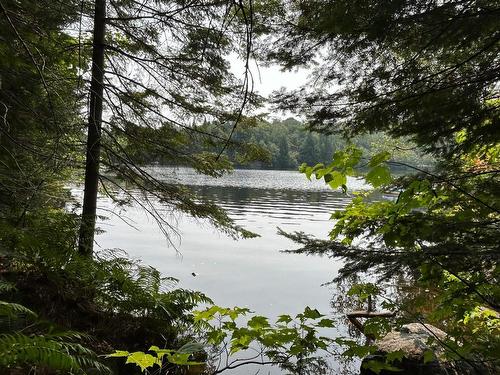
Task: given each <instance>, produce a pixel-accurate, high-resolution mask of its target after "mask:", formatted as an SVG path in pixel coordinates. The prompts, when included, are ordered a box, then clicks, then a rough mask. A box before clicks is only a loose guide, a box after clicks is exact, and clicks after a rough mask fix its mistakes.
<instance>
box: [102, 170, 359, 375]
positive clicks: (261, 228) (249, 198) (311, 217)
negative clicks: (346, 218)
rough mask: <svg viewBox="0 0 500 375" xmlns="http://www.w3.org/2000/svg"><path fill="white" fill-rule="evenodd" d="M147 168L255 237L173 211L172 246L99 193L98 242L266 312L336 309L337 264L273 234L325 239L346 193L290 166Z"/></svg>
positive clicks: (218, 299)
mask: <svg viewBox="0 0 500 375" xmlns="http://www.w3.org/2000/svg"><path fill="white" fill-rule="evenodd" d="M150 172H151V173H152V174H153V175H155V176H156V177H158V178H160V179H162V180H166V181H171V182H178V183H183V184H186V185H189V187H190V188H191V189H192V190H194V191H195V192H196V193H197V194H199V196H201V197H203V198H206V199H209V200H211V201H214V202H216V203H217V204H219V205H220V206H222V207H223V208H225V209H226V210H227V212H228V213H229V215H230V216H231V217H232V218H233V219H234V220H235V222H236V223H237V224H239V225H241V226H243V227H244V228H246V229H248V230H250V231H252V232H255V233H257V234H259V235H260V237H258V238H252V239H242V240H237V241H236V240H233V239H232V238H230V237H228V236H226V235H224V234H221V233H218V232H217V231H216V230H214V229H213V228H211V227H210V226H209V225H208V224H207V223H206V222H204V221H200V220H195V219H193V218H190V217H187V216H186V215H183V214H175V215H172V216H171V222H172V224H173V225H174V226H175V227H176V228H177V230H178V233H179V236H178V237H177V236H174V237H172V241H173V243H174V245H175V248H174V247H173V246H171V245H169V242H168V241H166V239H165V237H164V235H163V234H162V232H161V231H160V230H159V228H158V227H157V225H156V223H155V222H154V220H152V219H151V218H150V217H148V216H147V215H146V213H145V212H144V211H143V210H142V209H141V208H140V207H136V206H132V207H127V208H119V207H116V206H115V205H114V204H113V203H112V202H111V201H110V200H109V199H104V198H102V199H100V201H99V206H100V208H101V212H99V214H102V215H105V216H108V217H109V218H108V220H104V221H100V222H99V224H98V225H99V227H100V228H101V229H104V230H105V233H103V234H100V235H99V236H97V237H96V241H97V243H98V245H99V246H100V247H102V248H120V249H123V250H125V251H126V252H127V253H128V254H129V255H130V256H131V257H133V258H138V259H141V260H142V261H143V262H144V263H145V264H149V265H151V266H153V267H155V268H157V269H158V270H160V271H161V272H162V273H163V274H164V275H167V276H173V277H175V278H178V279H179V280H180V282H179V286H180V287H182V288H187V289H193V290H199V291H202V292H204V293H205V294H207V295H208V296H209V297H211V298H212V299H213V300H214V302H215V303H216V304H218V305H220V306H228V307H229V306H241V307H243V306H245V307H249V308H250V309H251V310H252V311H255V312H256V313H257V314H259V315H265V316H268V317H270V318H274V317H276V316H277V315H280V314H296V313H298V312H301V311H303V309H304V307H305V306H310V307H311V308H317V309H318V310H319V311H320V312H322V313H323V314H326V315H335V313H336V312H335V311H332V308H331V303H330V301H331V299H332V295H333V293H334V292H335V291H334V287H333V286H324V284H325V283H328V282H329V281H331V280H332V279H333V278H334V277H335V276H336V274H337V271H338V269H339V267H340V263H339V262H338V261H335V260H332V259H330V258H328V257H319V256H305V255H298V254H286V253H282V252H281V250H286V249H294V248H297V245H296V244H294V243H293V242H292V241H290V240H288V239H287V238H284V237H282V236H280V235H278V234H277V228H278V227H280V228H281V229H283V230H285V231H303V232H306V233H310V234H313V235H315V236H317V237H318V238H327V235H328V232H329V231H330V230H331V228H332V226H333V223H332V222H331V221H330V220H329V218H330V215H331V214H332V212H334V211H335V210H338V209H342V208H344V207H345V206H346V205H347V204H348V203H349V202H350V198H349V197H347V196H346V195H344V194H342V193H341V192H336V191H332V190H331V189H330V188H329V187H328V186H326V185H325V184H324V183H323V182H322V181H315V180H314V181H308V180H307V179H306V178H305V176H304V175H302V174H300V173H298V172H295V171H269V170H236V171H234V173H232V174H230V175H227V176H224V177H222V178H218V179H215V178H211V177H207V176H204V175H199V174H197V173H196V172H195V171H194V170H192V169H188V168H177V169H174V168H167V167H152V168H151V170H150ZM348 186H349V188H350V189H352V190H359V189H363V188H366V186H365V185H363V183H362V181H359V180H356V179H349V180H348ZM110 210H111V211H113V212H114V213H115V214H110ZM165 214H167V211H165ZM169 215H170V214H169ZM125 221H127V222H128V223H131V224H132V225H133V227H132V226H130V225H129V224H127V223H126V222H125ZM193 273H194V274H195V275H196V276H193V275H192V274H193ZM344 328H345V327H344ZM233 373H236V372H233ZM240 373H246V372H240Z"/></svg>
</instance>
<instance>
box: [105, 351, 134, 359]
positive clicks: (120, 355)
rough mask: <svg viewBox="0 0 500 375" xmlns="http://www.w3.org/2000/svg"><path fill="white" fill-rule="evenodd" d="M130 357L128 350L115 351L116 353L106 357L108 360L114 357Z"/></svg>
mask: <svg viewBox="0 0 500 375" xmlns="http://www.w3.org/2000/svg"><path fill="white" fill-rule="evenodd" d="M129 355H130V353H129V352H127V351H126V350H115V352H114V353H111V354H108V355H106V358H113V357H128V356H129Z"/></svg>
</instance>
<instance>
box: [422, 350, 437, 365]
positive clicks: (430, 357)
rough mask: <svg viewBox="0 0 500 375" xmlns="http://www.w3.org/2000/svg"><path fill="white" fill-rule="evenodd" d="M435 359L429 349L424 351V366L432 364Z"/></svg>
mask: <svg viewBox="0 0 500 375" xmlns="http://www.w3.org/2000/svg"><path fill="white" fill-rule="evenodd" d="M435 359H436V356H435V355H434V352H433V351H432V350H430V349H428V350H426V351H425V352H424V364H425V363H429V362H432V361H434V360H435Z"/></svg>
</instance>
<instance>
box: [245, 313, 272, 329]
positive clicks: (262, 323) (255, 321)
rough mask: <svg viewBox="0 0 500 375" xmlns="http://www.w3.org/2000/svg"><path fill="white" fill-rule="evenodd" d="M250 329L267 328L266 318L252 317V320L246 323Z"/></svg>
mask: <svg viewBox="0 0 500 375" xmlns="http://www.w3.org/2000/svg"><path fill="white" fill-rule="evenodd" d="M247 325H248V326H249V327H250V328H253V329H256V330H259V329H262V328H266V327H269V323H268V321H267V318H266V317H264V316H254V317H252V319H250V320H249V321H248V324H247Z"/></svg>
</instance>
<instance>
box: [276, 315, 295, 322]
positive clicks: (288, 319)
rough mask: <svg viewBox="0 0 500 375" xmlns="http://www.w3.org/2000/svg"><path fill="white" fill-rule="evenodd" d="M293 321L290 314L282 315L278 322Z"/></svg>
mask: <svg viewBox="0 0 500 375" xmlns="http://www.w3.org/2000/svg"><path fill="white" fill-rule="evenodd" d="M291 321H292V317H291V316H290V315H280V316H279V318H278V320H277V322H278V323H290V322H291Z"/></svg>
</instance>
